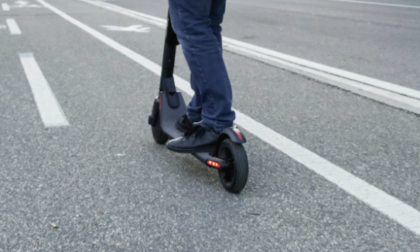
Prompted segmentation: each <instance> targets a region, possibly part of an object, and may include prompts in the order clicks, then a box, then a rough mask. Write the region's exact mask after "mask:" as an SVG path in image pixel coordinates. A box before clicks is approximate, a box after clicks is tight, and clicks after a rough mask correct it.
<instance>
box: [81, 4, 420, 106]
mask: <svg viewBox="0 0 420 252" xmlns="http://www.w3.org/2000/svg"><path fill="white" fill-rule="evenodd" d="M80 1H83V2H86V3H89V4H92V5H95V6H98V7H101V8H104V9H107V10H110V11H113V12H117V13H119V14H122V15H125V16H128V17H132V18H135V19H137V20H140V21H143V22H147V23H150V24H152V25H156V26H158V27H160V28H165V27H166V20H165V19H162V18H158V17H153V16H150V15H147V14H144V13H140V12H136V11H133V10H129V9H125V8H123V7H120V6H117V5H113V4H110V3H105V2H102V1H92V0H80ZM223 42H224V46H223V47H224V49H225V50H228V51H230V52H233V53H238V54H241V55H244V56H247V57H250V58H252V59H255V60H259V61H263V62H265V63H268V64H271V65H273V66H276V67H280V68H283V69H286V70H288V71H292V72H296V73H299V74H302V75H305V76H310V77H312V78H314V79H316V80H319V81H322V82H325V83H328V84H330V85H334V86H337V87H340V88H343V89H345V90H349V91H351V92H353V93H357V94H360V95H363V96H365V97H368V98H371V99H374V100H377V101H380V102H383V103H386V104H388V105H391V106H394V107H397V108H402V109H405V110H408V111H411V112H414V113H417V114H420V91H418V90H414V89H411V88H406V87H403V86H400V85H397V84H393V83H390V82H386V81H382V80H378V79H374V78H370V77H367V76H363V75H359V74H356V73H352V72H348V71H345V70H341V69H337V68H333V67H329V66H326V65H322V64H319V63H315V62H312V61H308V60H304V59H300V58H297V57H294V56H291V55H287V54H284V53H280V52H276V51H273V50H270V49H266V48H262V47H259V46H255V45H252V44H248V43H245V42H241V41H238V40H234V39H230V38H226V37H223ZM302 67H303V68H302ZM314 70H316V71H319V72H318V73H314ZM326 74H329V75H330V76H326ZM337 77H339V78H337ZM340 78H341V79H340ZM360 84H363V85H365V86H364V87H363V86H361V85H360ZM369 86H371V87H375V88H376V89H375V88H371V87H369ZM384 91H389V92H384ZM413 99H416V100H419V101H415V100H413Z"/></svg>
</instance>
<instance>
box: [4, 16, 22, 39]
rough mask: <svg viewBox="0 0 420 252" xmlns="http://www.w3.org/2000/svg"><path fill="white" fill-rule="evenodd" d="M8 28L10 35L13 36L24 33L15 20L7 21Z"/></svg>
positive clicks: (9, 19)
mask: <svg viewBox="0 0 420 252" xmlns="http://www.w3.org/2000/svg"><path fill="white" fill-rule="evenodd" d="M6 23H7V26H9V30H10V34H11V35H20V34H22V32H21V31H20V29H19V26H18V25H17V23H16V21H15V20H14V19H13V18H8V19H6Z"/></svg>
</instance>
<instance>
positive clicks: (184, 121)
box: [175, 115, 194, 133]
mask: <svg viewBox="0 0 420 252" xmlns="http://www.w3.org/2000/svg"><path fill="white" fill-rule="evenodd" d="M175 126H176V129H177V130H179V131H181V132H182V133H184V132H187V131H188V130H190V129H192V128H193V127H194V125H193V123H192V122H191V121H190V119H188V116H187V115H183V116H182V117H180V118H179V119H178V120H177V121H176V124H175Z"/></svg>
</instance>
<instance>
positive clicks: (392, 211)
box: [37, 0, 420, 235]
mask: <svg viewBox="0 0 420 252" xmlns="http://www.w3.org/2000/svg"><path fill="white" fill-rule="evenodd" d="M37 1H38V2H40V3H41V4H43V5H44V6H45V7H47V8H49V9H50V10H51V11H53V12H55V13H56V14H57V15H59V16H61V17H62V18H64V19H65V20H67V21H69V22H70V23H72V24H74V25H75V26H77V27H79V28H80V29H82V30H83V31H85V32H87V33H89V34H90V35H92V36H93V37H95V38H97V39H98V40H100V41H101V42H103V43H105V44H106V45H108V46H110V47H112V48H113V49H115V50H116V51H118V52H120V53H122V54H123V55H125V56H127V57H128V58H130V59H132V60H133V61H135V62H137V63H138V64H140V65H142V66H143V67H145V68H146V69H148V70H150V71H151V72H153V73H155V74H156V75H160V73H161V67H160V66H159V65H158V64H156V63H154V62H152V61H150V60H149V59H147V58H145V57H143V56H141V55H140V54H138V53H136V52H134V51H133V50H131V49H129V48H127V47H125V46H123V45H121V44H120V43H118V42H116V41H114V40H112V39H110V38H108V37H106V36H105V35H103V34H102V33H100V32H98V31H96V30H94V29H92V28H91V27H89V26H87V25H85V24H84V23H82V22H80V21H78V20H76V19H74V18H72V17H70V16H69V15H67V14H66V13H64V12H62V11H60V10H59V9H57V8H55V7H54V6H52V5H50V4H48V3H46V2H45V1H43V0H37ZM175 83H176V84H177V87H178V88H179V89H181V90H183V91H184V92H186V93H187V94H188V95H190V96H191V95H193V93H194V92H193V91H192V90H191V88H190V83H189V82H188V81H186V80H184V79H182V78H180V77H179V76H175ZM235 111H236V123H238V124H239V125H241V126H242V127H243V128H244V129H246V130H247V131H249V132H250V133H252V134H254V135H255V136H257V137H259V138H260V139H261V140H262V141H264V142H266V143H268V144H270V145H272V146H273V147H274V148H276V149H278V150H280V151H281V152H283V153H285V154H286V155H288V156H290V157H291V158H293V159H294V160H296V161H297V162H299V163H301V164H303V165H304V166H306V167H307V168H308V169H310V170H312V171H314V172H316V173H317V174H319V175H321V176H323V177H324V178H325V179H327V180H328V181H330V182H332V183H334V184H336V185H337V186H338V187H340V188H341V189H343V190H344V191H346V192H347V193H349V194H351V195H353V196H354V197H356V198H357V199H359V200H360V201H362V202H364V203H366V204H367V205H369V206H370V207H372V208H374V209H376V210H377V211H379V212H381V213H382V214H384V215H386V216H388V217H389V218H391V219H393V220H394V221H396V222H397V223H399V224H400V225H402V226H403V227H405V228H407V229H408V230H410V231H412V232H413V233H415V234H417V235H420V212H419V211H417V210H416V209H414V208H413V207H411V206H409V205H407V204H405V203H404V202H402V201H400V200H398V199H397V198H395V197H393V196H391V195H389V194H387V193H386V192H384V191H382V190H380V189H378V188H376V187H374V186H372V185H370V184H368V183H367V182H365V181H363V180H362V179H360V178H358V177H356V176H354V175H353V174H351V173H349V172H347V171H346V170H344V169H342V168H340V167H338V166H336V165H334V164H332V163H330V162H329V161H328V160H326V159H324V158H322V157H320V156H319V155H317V154H315V153H313V152H311V151H309V150H307V149H305V148H304V147H302V146H300V145H299V144H297V143H295V142H293V141H291V140H289V139H288V138H286V137H284V136H282V135H280V134H279V133H277V132H275V131H273V130H272V129H270V128H268V127H266V126H264V125H263V124H261V123H259V122H257V121H255V120H253V119H252V118H250V117H248V116H247V115H245V114H243V113H241V112H239V111H237V110H235Z"/></svg>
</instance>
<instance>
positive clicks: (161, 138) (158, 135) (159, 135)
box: [152, 114, 168, 144]
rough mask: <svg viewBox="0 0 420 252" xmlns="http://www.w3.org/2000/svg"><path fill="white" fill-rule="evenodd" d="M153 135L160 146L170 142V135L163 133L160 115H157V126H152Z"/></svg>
mask: <svg viewBox="0 0 420 252" xmlns="http://www.w3.org/2000/svg"><path fill="white" fill-rule="evenodd" d="M152 134H153V138H154V139H155V141H156V143H158V144H165V143H166V142H167V141H168V135H166V134H165V132H163V130H162V126H161V125H160V115H159V114H157V118H156V124H155V126H152Z"/></svg>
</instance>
